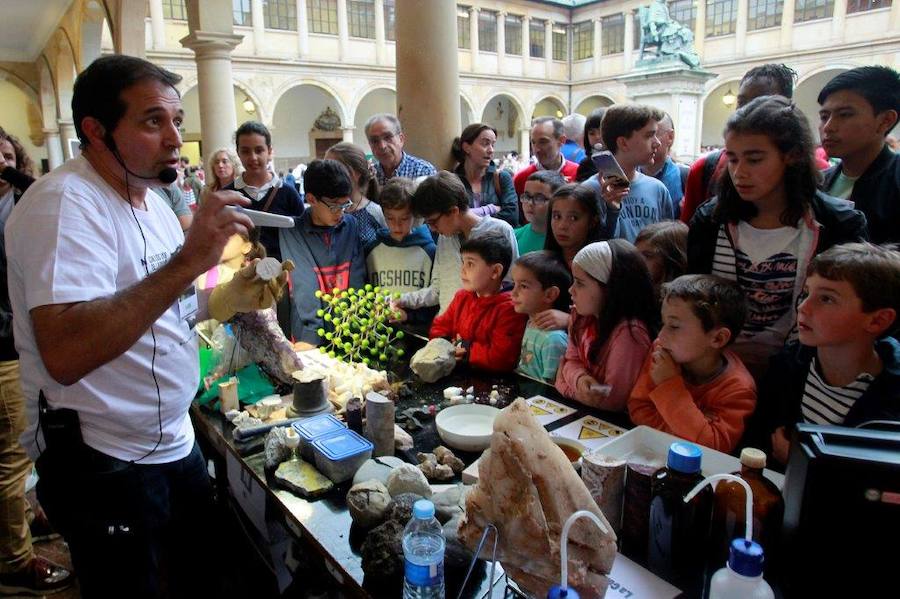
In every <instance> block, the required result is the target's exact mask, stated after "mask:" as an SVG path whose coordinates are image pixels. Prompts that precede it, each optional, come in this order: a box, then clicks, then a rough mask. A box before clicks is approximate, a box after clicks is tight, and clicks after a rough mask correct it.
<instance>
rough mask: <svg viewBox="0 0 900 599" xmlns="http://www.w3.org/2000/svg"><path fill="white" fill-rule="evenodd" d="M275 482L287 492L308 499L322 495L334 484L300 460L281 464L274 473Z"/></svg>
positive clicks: (307, 463)
mask: <svg viewBox="0 0 900 599" xmlns="http://www.w3.org/2000/svg"><path fill="white" fill-rule="evenodd" d="M275 480H276V481H277V482H278V484H280V485H281V486H282V487H284V488H285V489H287V490H288V491H291V492H292V493H296V494H297V495H300V496H301V497H306V498H310V499H311V498H313V497H318V496H320V495H324V494H325V493H327V492H328V491H330V490H331V489H332V488H333V487H334V483H332V482H331V481H330V480H328V478H326V477H325V476H324V475H322V473H321V472H319V471H318V470H316V467H315V466H313V465H312V464H310V463H309V462H307V461H306V460H301V459H296V460H288V461H287V462H282V463H281V464H280V465H279V466H278V469H277V470H276V471H275Z"/></svg>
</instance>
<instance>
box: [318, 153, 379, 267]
mask: <svg viewBox="0 0 900 599" xmlns="http://www.w3.org/2000/svg"><path fill="white" fill-rule="evenodd" d="M325 158H326V159H330V160H337V161H338V162H340V163H341V164H343V165H344V166H345V167H346V169H347V171H348V174H349V175H350V185H351V186H352V188H353V190H352V192H351V194H350V201H351V202H353V205H352V206H351V207H350V208H349V209H348V210H347V211H346V214H348V215H349V216H350V217H352V218H354V219H356V222H357V223H358V225H359V234H360V238H361V239H362V243H363V248H365V250H366V252H368V251H369V250H370V249H372V247H374V245H375V242H376V239H375V237H376V234H377V233H378V231H379V230H380V229H386V228H387V223H386V221H385V220H384V212H383V211H382V210H381V206H380V205H379V204H377V203H376V202H378V194H379V193H380V189H379V187H378V181H377V180H376V178H375V172H374V170H373V169H372V167H371V165H370V164H369V161H368V160H366V153H365V152H363V149H362V148H360V147H359V146H357V145H355V144H352V143H350V142H346V141H342V142H340V143H337V144H334V145H333V146H331V147H330V148H328V151H327V152H325Z"/></svg>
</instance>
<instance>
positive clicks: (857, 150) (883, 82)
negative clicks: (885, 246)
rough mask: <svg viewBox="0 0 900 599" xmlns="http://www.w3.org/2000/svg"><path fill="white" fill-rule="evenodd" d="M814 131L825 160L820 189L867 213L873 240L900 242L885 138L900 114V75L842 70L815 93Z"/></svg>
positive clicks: (895, 186)
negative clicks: (826, 165) (834, 162)
mask: <svg viewBox="0 0 900 599" xmlns="http://www.w3.org/2000/svg"><path fill="white" fill-rule="evenodd" d="M818 100H819V105H820V106H821V108H820V109H819V119H820V124H819V133H820V137H821V138H822V147H823V148H824V149H825V152H827V154H828V156H829V157H830V158H840V159H841V163H840V164H838V165H837V166H833V167H831V168H830V169H828V170H827V171H825V178H824V182H823V185H822V190H823V191H825V192H826V193H828V194H829V195H833V196H836V197H840V198H844V199H848V200H850V201H851V202H853V203H854V205H855V206H854V207H855V208H856V209H857V210H859V211H861V212H862V213H863V214H865V215H866V221H868V223H869V239H870V240H871V241H872V243H888V242H891V243H895V242H898V241H900V229H898V227H897V223H898V222H900V201H898V198H900V156H898V155H897V154H895V153H894V152H892V151H891V148H890V146H888V144H887V142H886V136H887V134H888V133H890V132H891V129H893V128H894V126H895V125H896V124H897V119H898V115H900V74H898V73H897V71H895V70H893V69H891V68H888V67H859V68H856V69H851V70H849V71H846V72H844V73H841V74H840V75H838V76H837V77H835V78H834V79H832V80H831V81H829V82H828V83H827V84H825V87H823V88H822V91H821V92H820V93H819V98H818Z"/></svg>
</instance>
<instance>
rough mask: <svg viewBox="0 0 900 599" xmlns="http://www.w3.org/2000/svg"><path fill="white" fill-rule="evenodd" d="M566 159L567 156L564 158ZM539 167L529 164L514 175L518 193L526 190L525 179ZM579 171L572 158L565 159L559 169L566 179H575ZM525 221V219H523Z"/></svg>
mask: <svg viewBox="0 0 900 599" xmlns="http://www.w3.org/2000/svg"><path fill="white" fill-rule="evenodd" d="M563 160H565V158H563ZM537 170H538V167H537V165H536V164H529V165H528V166H526V167H525V168H523V169H522V170H520V171H519V172H518V173H516V176H515V177H513V185H514V186H515V188H516V195H522V194H523V193H524V192H525V181H527V180H528V177H530V176H531V174H532V173H536V172H537ZM577 172H578V165H577V164H575V163H574V162H572V161H571V160H565V162H564V163H563V166H562V170H560V171H559V174H560V175H562V176H563V177H565V179H566V181H569V182H571V181H574V180H575V173H577ZM523 222H524V221H523Z"/></svg>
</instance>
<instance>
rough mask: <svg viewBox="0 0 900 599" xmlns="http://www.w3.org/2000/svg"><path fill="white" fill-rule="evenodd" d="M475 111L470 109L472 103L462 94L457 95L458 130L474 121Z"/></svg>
mask: <svg viewBox="0 0 900 599" xmlns="http://www.w3.org/2000/svg"><path fill="white" fill-rule="evenodd" d="M474 119H475V111H474V110H472V103H471V102H469V99H468V98H466V97H465V96H464V95H462V94H460V96H459V125H460V131H461V130H462V129H465V128H466V127H468V126H469V125H471V124H472V123H473V122H474Z"/></svg>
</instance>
